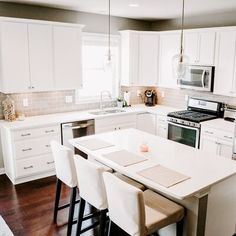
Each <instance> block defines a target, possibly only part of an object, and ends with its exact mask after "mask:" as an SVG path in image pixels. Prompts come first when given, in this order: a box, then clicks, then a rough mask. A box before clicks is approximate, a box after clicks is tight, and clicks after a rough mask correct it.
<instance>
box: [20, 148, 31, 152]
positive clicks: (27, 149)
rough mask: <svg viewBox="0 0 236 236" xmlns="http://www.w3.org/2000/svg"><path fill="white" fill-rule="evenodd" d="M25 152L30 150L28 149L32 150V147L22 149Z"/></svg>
mask: <svg viewBox="0 0 236 236" xmlns="http://www.w3.org/2000/svg"><path fill="white" fill-rule="evenodd" d="M22 151H23V152H28V151H32V148H26V149H22Z"/></svg>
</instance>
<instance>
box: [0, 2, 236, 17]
mask: <svg viewBox="0 0 236 236" xmlns="http://www.w3.org/2000/svg"><path fill="white" fill-rule="evenodd" d="M0 1H3V2H17V3H24V4H33V5H40V6H48V7H55V8H61V9H69V10H75V11H82V12H91V13H98V14H107V8H108V0H0ZM185 2H186V3H185V4H186V15H187V16H196V15H202V14H213V13H223V12H227V11H234V10H236V0H186V1H185ZM131 3H137V4H139V7H129V4H131ZM181 6H182V0H111V11H112V15H114V16H121V17H128V18H135V19H146V20H154V19H171V18H177V17H180V14H181Z"/></svg>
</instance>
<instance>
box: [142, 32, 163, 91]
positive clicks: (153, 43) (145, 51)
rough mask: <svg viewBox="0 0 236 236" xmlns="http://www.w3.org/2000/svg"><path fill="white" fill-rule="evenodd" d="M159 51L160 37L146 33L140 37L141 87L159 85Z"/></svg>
mask: <svg viewBox="0 0 236 236" xmlns="http://www.w3.org/2000/svg"><path fill="white" fill-rule="evenodd" d="M158 50H159V36H158V35H156V34H145V33H141V34H140V35H139V85H144V86H153V85H157V83H158Z"/></svg>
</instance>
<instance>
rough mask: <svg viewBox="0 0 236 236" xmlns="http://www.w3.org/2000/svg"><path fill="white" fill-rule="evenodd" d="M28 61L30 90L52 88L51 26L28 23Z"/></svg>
mask: <svg viewBox="0 0 236 236" xmlns="http://www.w3.org/2000/svg"><path fill="white" fill-rule="evenodd" d="M28 34H29V61H30V80H31V89H32V91H34V90H37V91H43V90H52V89H53V85H54V84H53V83H54V81H53V47H52V46H53V42H52V37H53V35H52V26H50V25H40V24H29V25H28Z"/></svg>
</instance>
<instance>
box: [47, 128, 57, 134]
mask: <svg viewBox="0 0 236 236" xmlns="http://www.w3.org/2000/svg"><path fill="white" fill-rule="evenodd" d="M53 132H55V130H54V129H51V130H45V133H46V134H48V133H53Z"/></svg>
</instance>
